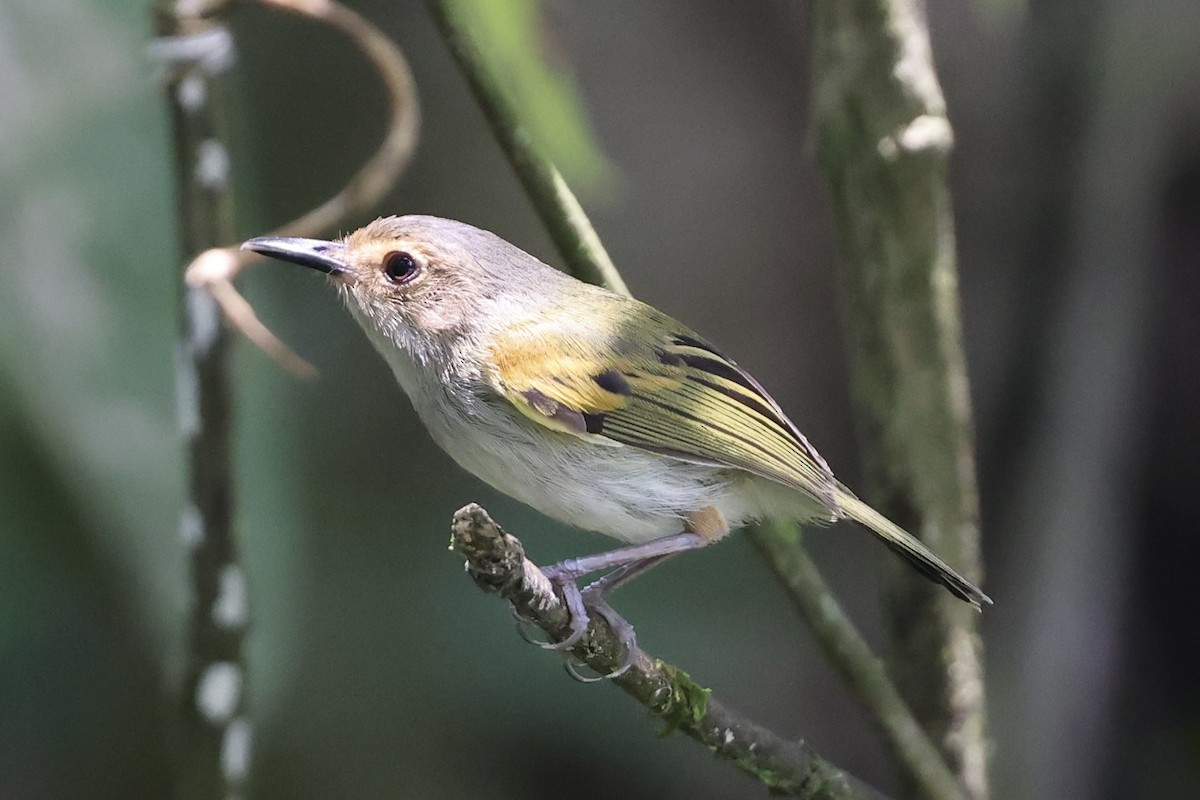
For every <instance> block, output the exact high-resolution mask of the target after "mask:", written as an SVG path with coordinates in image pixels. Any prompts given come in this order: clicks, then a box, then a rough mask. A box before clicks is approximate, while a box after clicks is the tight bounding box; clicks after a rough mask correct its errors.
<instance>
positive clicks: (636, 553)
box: [518, 532, 709, 677]
mask: <svg viewBox="0 0 1200 800" xmlns="http://www.w3.org/2000/svg"><path fill="white" fill-rule="evenodd" d="M708 543H709V539H707V538H705V537H703V536H700V535H698V534H695V533H690V532H684V533H678V534H675V535H674V536H667V537H664V538H662V539H655V540H654V541H651V542H646V543H644V544H636V545H630V546H628V547H621V548H618V549H616V550H610V551H608V552H606V553H597V554H596V555H592V556H584V557H583V558H568V559H566V560H564V561H560V562H559V563H557V564H554V565H552V566H549V567H546V568H545V569H544V570H542V571H543V572H544V573H545V574H546V577H547V578H549V579H550V581H551V582H552V583H554V584H555V585H556V586H558V587H559V589H560V590H561V591H562V595H563V600H564V602H565V603H566V606H567V609H568V610H569V611H570V612H571V632H570V633H569V634H568V635H567V636H566V638H564V639H563V640H561V641H558V642H534V644H538V645H539V646H541V647H544V648H547V649H551V650H567V649H569V648H571V647H573V646H574V645H575V644H576V643H577V642H578V641H579V640H580V639H581V638H582V637H583V634H584V633H585V632H587V627H588V618H589V615H588V609H589V608H591V609H593V610H594V611H596V613H598V614H600V616H602V617H604V618H605V619H606V620H607V621H608V623H609V626H610V627H611V628H612V629H613V633H614V634H616V636H617V638H618V640H619V641H620V642H621V644H622V645H623V646H624V647H625V648H626V663H625V664H623V665H622V666H621V667H620V668H619V669H618V670H617V671H616V672H614V673H613V674H612V675H607V676H604V677H615V676H616V675H619V674H620V673H622V672H624V671H625V670H627V669H628V668H629V665H630V664H632V663H633V653H634V652H635V649H636V638H635V636H634V633H633V626H632V625H630V624H629V622H628V621H626V620H625V619H624V618H623V617H621V615H620V614H618V613H617V612H616V610H615V609H613V607H612V606H610V605H609V604H608V601H607V600H606V599H605V596H606V595H607V594H608V593H609V592H611V591H613V590H614V589H616V588H617V587H618V586H620V585H622V584H624V583H627V582H628V581H630V580H632V579H633V578H635V577H636V576H638V575H641V574H642V573H643V572H645V571H646V570H648V569H650V568H651V567H653V566H654V565H656V564H659V563H661V562H662V561H663V560H665V559H666V558H668V557H669V556H673V555H675V554H677V553H682V552H685V551H687V550H695V549H696V548H698V547H703V546H704V545H706V544H708ZM602 570H612V572H610V573H609V574H607V575H605V576H604V577H602V578H600V579H599V580H597V581H595V582H594V583H592V584H590V585H589V586H588V587H587V588H586V589H584V590H583V591H580V589H579V587H578V585H576V583H575V581H576V580H578V579H579V578H581V577H583V576H584V575H588V574H590V573H592V572H600V571H602ZM518 630H521V631H522V633H521V635H522V637H524V638H525V639H526V640H527V641H532V639H531V638H530V637H529V636H528V635H526V634H525V633H524V631H523V629H521V628H518ZM568 671H571V670H570V668H569V667H568ZM572 674H573V675H574V676H575V677H581V676H579V675H578V673H575V672H572Z"/></svg>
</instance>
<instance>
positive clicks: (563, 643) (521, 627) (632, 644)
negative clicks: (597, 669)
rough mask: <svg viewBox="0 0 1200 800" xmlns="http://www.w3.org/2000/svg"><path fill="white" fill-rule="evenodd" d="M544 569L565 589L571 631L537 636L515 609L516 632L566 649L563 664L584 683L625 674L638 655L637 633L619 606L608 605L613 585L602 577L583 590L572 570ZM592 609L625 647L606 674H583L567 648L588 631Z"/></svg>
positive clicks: (551, 647)
mask: <svg viewBox="0 0 1200 800" xmlns="http://www.w3.org/2000/svg"><path fill="white" fill-rule="evenodd" d="M544 572H545V573H546V577H547V578H549V579H550V581H551V582H552V583H553V584H554V585H555V586H557V587H558V588H559V590H560V591H561V593H562V597H563V602H564V604H565V605H566V607H567V611H568V612H569V613H570V617H571V622H570V625H571V627H570V631H569V632H568V633H567V635H566V636H565V637H564V638H563V639H560V640H559V641H556V642H551V641H543V640H540V639H537V638H535V637H534V635H533V634H532V633H530V627H531V626H530V624H529V620H527V619H525V618H524V617H522V616H521V615H520V614H517V613H516V611H515V609H514V612H513V615H514V616H515V617H516V619H517V632H518V633H519V634H520V635H521V638H522V639H524V640H525V641H527V642H529V643H530V644H535V645H537V646H538V647H541V648H543V649H546V650H557V651H559V652H561V653H563V656H564V658H563V666H564V667H565V668H566V670H567V673H568V674H569V675H570V676H571V677H572V678H575V679H576V680H578V681H580V682H582V683H594V682H596V681H601V680H605V679H609V678H616V677H618V676H620V675H623V674H625V672H627V671H628V670H629V668H630V667H631V666H633V662H634V659H635V658H636V653H637V636H636V635H635V633H634V630H633V625H631V624H630V623H629V621H628V620H626V619H625V618H624V617H622V616H621V615H620V614H619V613H617V610H616V609H614V608H613V607H612V606H611V605H609V603H608V600H606V599H605V594H606V590H607V589H609V588H610V586H609V585H608V583H606V582H605V580H604V579H603V578H602V579H601V580H599V581H596V582H595V583H593V584H590V585H589V586H588V587H587V588H585V589H583V590H580V588H579V587H578V586H577V585H576V583H575V581H576V579H577V578H578V575H576V574H573V572H572V571H571V570H569V569H560V568H557V567H556V566H555V567H547V568H546V569H545V570H544ZM589 609H590V610H591V611H594V612H595V613H597V614H599V615H600V616H601V617H603V618H604V620H605V621H606V622H607V623H608V625H609V627H610V628H611V629H612V631H613V634H614V635H615V636H616V637H617V641H619V642H620V643H621V646H622V648H623V649H624V651H625V656H624V658H623V660H622V662H621V666H619V667H617V669H615V670H613V671H612V672H610V673H608V674H607V675H595V676H586V675H584V674H582V673H581V672H580V671H579V667H580V666H582V662H579V661H578V660H577V659H575V658H574V657H573V656H572V655H570V654H569V653H568V652H567V651H568V650H570V648H572V647H574V646H575V645H576V644H578V643H579V641H580V640H581V639H582V638H583V635H584V634H585V633H587V629H588V625H589V623H590V621H591V616H590V614H589Z"/></svg>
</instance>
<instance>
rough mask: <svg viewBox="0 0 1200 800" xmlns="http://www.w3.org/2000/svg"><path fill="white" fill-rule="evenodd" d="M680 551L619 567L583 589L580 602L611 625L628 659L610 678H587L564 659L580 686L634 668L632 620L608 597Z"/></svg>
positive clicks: (635, 646)
mask: <svg viewBox="0 0 1200 800" xmlns="http://www.w3.org/2000/svg"><path fill="white" fill-rule="evenodd" d="M678 552H683V551H678ZM678 552H675V553H667V554H666V555H661V556H650V557H649V558H643V559H641V560H640V561H632V562H630V563H628V564H625V565H624V566H621V567H617V568H616V569H615V570H613V571H612V572H610V573H608V574H607V575H605V576H604V577H602V578H600V579H599V580H596V581H593V582H592V583H590V584H588V585H587V586H585V587H584V589H583V591H582V592H581V593H580V600H582V604H583V606H584V607H585V608H590V609H592V610H593V611H595V612H596V613H597V614H599V615H600V616H602V617H604V619H605V620H606V621H607V622H608V626H609V627H610V628H612V632H613V635H614V636H616V637H617V641H619V642H620V643H621V646H622V647H623V648H624V649H625V659H624V661H622V662H621V666H619V667H617V668H616V669H615V670H613V671H612V672H610V673H608V674H607V675H593V676H586V675H583V674H582V673H580V672H579V668H578V667H577V666H576V665H575V664H574V663H573V661H572V660H571V658H570V656H567V657H566V658H565V659H564V660H563V667H564V668H566V670H567V674H568V675H570V676H571V677H572V678H574V679H575V680H577V681H579V682H580V683H595V682H596V681H602V680H604V679H606V678H615V677H617V676H618V675H623V674H625V672H626V671H628V669H629V668H630V667H632V666H633V661H634V658H635V654H636V653H637V634H636V633H634V630H633V625H632V624H630V622H629V620H627V619H625V618H624V617H622V616H621V615H620V614H619V613H618V612H617V610H616V609H615V608H613V607H612V606H611V605H609V603H608V600H606V599H605V598H606V596H607V595H608V593H609V592H612V591H614V590H616V588H617V587H618V586H622V585H624V584H626V583H629V581H631V580H633V579H634V578H636V577H637V576H638V575H641V574H642V573H643V572H646V571H648V570H649V569H650V568H651V567H655V566H658V565H659V564H661V563H662V562H664V561H666V560H667V559H668V558H670V557H671V556H674V555H678Z"/></svg>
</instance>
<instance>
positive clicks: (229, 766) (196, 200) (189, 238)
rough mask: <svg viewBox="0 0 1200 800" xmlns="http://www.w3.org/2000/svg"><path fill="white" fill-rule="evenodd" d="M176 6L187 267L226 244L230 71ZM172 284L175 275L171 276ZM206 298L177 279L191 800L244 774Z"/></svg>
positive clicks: (204, 31)
mask: <svg viewBox="0 0 1200 800" xmlns="http://www.w3.org/2000/svg"><path fill="white" fill-rule="evenodd" d="M181 6H182V4H179V3H175V4H166V5H162V6H159V7H157V8H155V9H154V15H153V16H154V22H155V27H156V30H157V33H158V39H157V40H156V42H155V52H156V54H157V55H158V56H159V57H160V58H161V59H162V60H163V61H164V62H165V63H166V65H167V76H166V81H165V89H166V98H167V103H168V105H169V106H170V111H171V122H172V129H173V131H174V145H175V165H176V175H177V177H176V180H177V184H178V187H177V201H178V220H179V223H178V224H179V232H178V235H179V245H180V250H181V251H182V252H183V253H184V254H185V255H186V256H188V257H190V256H192V255H194V254H196V253H200V252H201V251H203V250H205V249H207V248H209V247H213V246H214V245H217V244H220V243H222V242H227V241H229V240H230V239H231V238H232V237H233V215H232V192H231V188H230V176H229V170H228V155H227V152H226V150H225V143H224V130H223V127H224V126H223V123H224V119H223V107H222V104H221V103H220V102H219V101H218V98H216V97H215V96H214V95H215V92H214V90H215V89H216V88H217V86H216V84H218V83H219V82H218V81H217V80H215V78H216V75H217V74H218V73H219V72H220V71H222V70H223V69H224V68H225V67H226V66H227V65H228V64H230V63H232V60H233V58H232V55H233V54H232V47H233V45H232V39H231V37H230V35H229V32H228V30H227V29H226V28H225V26H224V25H223V24H222V23H221V22H220V20H219V19H217V18H204V19H202V18H199V17H195V16H189V15H188V13H187V12H185V11H183V10H181ZM181 278H182V275H181ZM220 323H221V320H220V311H219V309H218V307H217V304H216V302H215V301H214V300H213V298H212V296H211V295H209V294H208V293H206V292H203V291H200V290H198V289H196V288H193V287H191V286H188V285H187V284H186V283H184V282H183V281H182V280H181V281H180V331H179V341H178V344H177V351H176V374H177V387H178V398H177V402H178V404H179V419H180V426H181V428H182V434H183V438H184V442H185V446H186V450H187V490H188V494H187V507H186V508H185V510H184V512H183V516H182V520H181V530H182V533H183V537H184V541H185V543H186V545H187V546H188V548H189V552H188V557H189V564H190V580H191V583H190V589H191V615H190V618H189V621H188V625H189V631H188V644H187V652H186V656H185V672H184V681H183V693H182V697H181V701H182V702H181V707H180V720H179V722H180V725H179V741H178V743H177V744H178V751H177V753H176V756H177V768H178V771H179V772H178V779H177V786H178V788H179V790H180V794H181V796H183V797H185V798H189V800H192V799H194V800H209V799H210V798H218V797H227V796H230V795H232V794H236V793H238V792H239V791H240V789H241V787H242V785H243V784H244V782H245V779H246V777H247V774H248V769H249V747H250V727H249V722H248V721H247V718H246V716H245V700H244V698H245V696H246V685H245V684H246V680H245V677H246V673H245V667H244V664H243V661H242V652H241V650H242V640H243V638H244V636H245V633H246V620H247V609H246V596H245V580H244V577H243V573H242V569H241V566H240V565H239V564H238V547H237V541H236V538H235V535H234V519H233V505H234V502H233V463H232V455H231V440H230V428H231V405H232V397H231V395H232V392H231V386H230V375H229V360H228V341H227V337H226V336H225V333H224V331H223V330H222V327H221V324H220Z"/></svg>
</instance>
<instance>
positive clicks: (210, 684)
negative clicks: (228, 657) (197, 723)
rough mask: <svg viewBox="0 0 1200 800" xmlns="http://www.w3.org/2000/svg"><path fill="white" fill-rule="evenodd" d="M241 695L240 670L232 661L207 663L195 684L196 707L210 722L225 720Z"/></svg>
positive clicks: (235, 709) (231, 714) (235, 706)
mask: <svg viewBox="0 0 1200 800" xmlns="http://www.w3.org/2000/svg"><path fill="white" fill-rule="evenodd" d="M241 695H242V670H241V668H240V667H239V666H238V665H237V664H234V663H233V662H230V661H217V662H215V663H212V664H209V665H208V667H207V668H206V669H205V670H204V672H203V673H201V675H200V681H199V682H198V683H197V685H196V708H197V709H199V711H200V713H201V714H203V715H204V718H205V719H207V720H208V721H209V722H212V723H223V722H227V721H228V720H229V718H230V717H232V716H233V712H235V711H237V707H238V702H239V701H240V699H241Z"/></svg>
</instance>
